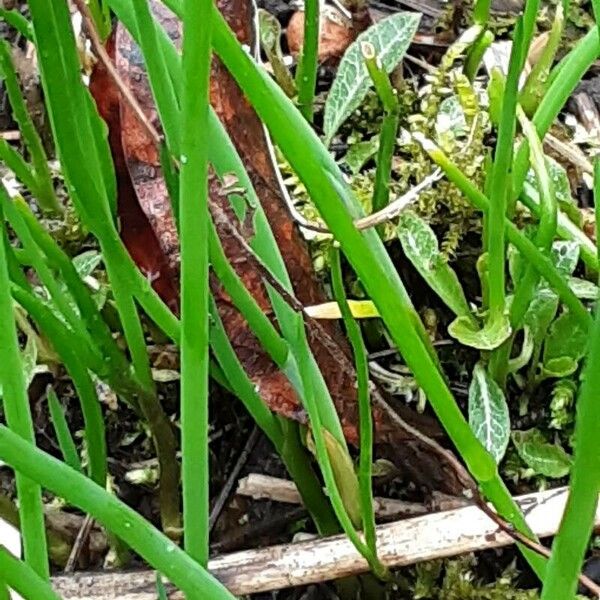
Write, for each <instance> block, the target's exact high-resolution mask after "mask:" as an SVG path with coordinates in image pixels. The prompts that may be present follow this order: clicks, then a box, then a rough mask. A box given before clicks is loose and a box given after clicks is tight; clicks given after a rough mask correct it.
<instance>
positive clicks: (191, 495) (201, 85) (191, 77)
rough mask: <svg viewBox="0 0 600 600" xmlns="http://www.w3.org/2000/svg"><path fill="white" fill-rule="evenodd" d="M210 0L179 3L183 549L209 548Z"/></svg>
mask: <svg viewBox="0 0 600 600" xmlns="http://www.w3.org/2000/svg"><path fill="white" fill-rule="evenodd" d="M211 4H212V2H211V0H202V1H198V0H185V2H184V12H183V53H182V66H183V98H182V129H183V134H182V143H181V152H182V154H181V175H180V195H179V223H180V230H181V233H180V244H181V450H182V479H183V527H184V542H185V549H186V551H187V553H188V554H189V555H190V556H191V557H192V558H194V559H195V560H197V561H198V562H199V563H200V564H201V565H204V566H205V565H206V564H207V563H208V551H209V542H208V537H209V530H210V528H209V525H208V522H209V510H210V502H209V485H210V476H209V465H208V463H209V450H208V427H209V423H208V362H209V358H208V344H209V331H208V298H209V288H208V220H209V214H208V139H207V138H206V137H203V134H204V133H205V132H206V131H207V129H208V103H209V76H210V59H211V45H210V36H211Z"/></svg>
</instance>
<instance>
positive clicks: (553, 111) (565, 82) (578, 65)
mask: <svg viewBox="0 0 600 600" xmlns="http://www.w3.org/2000/svg"><path fill="white" fill-rule="evenodd" d="M599 39H600V38H599V33H598V29H597V28H594V29H592V30H591V31H589V32H588V33H587V34H586V35H585V36H584V37H583V39H581V40H580V41H579V42H578V43H577V44H576V45H575V47H574V48H573V50H571V51H570V52H569V53H568V54H567V55H566V56H565V58H564V59H563V60H562V61H561V63H559V65H558V66H557V67H556V69H559V70H560V73H561V75H560V77H553V78H552V83H551V85H550V87H549V88H548V91H547V92H546V94H545V96H544V98H543V99H542V101H541V102H540V105H539V106H538V109H537V110H536V111H535V115H534V116H533V119H532V123H533V125H534V126H535V128H536V130H537V133H538V136H539V137H540V139H542V140H543V139H544V136H545V134H546V132H547V131H548V129H549V128H550V126H551V125H552V123H553V122H554V119H555V118H556V117H557V116H558V113H559V112H560V111H561V109H562V108H563V106H564V105H565V103H566V102H567V100H568V99H569V98H570V97H571V94H572V93H573V90H574V89H575V88H576V87H577V85H578V84H579V82H580V81H581V79H582V78H583V76H584V74H585V72H586V71H587V70H588V69H589V67H590V65H591V64H592V63H593V62H594V61H595V60H596V58H597V57H598V54H600V45H599ZM528 168H529V143H528V142H527V140H523V141H522V142H521V143H520V144H519V147H518V149H517V151H516V153H515V158H514V162H513V178H512V182H511V185H512V189H513V191H512V195H511V197H510V199H509V206H508V214H509V215H510V214H513V213H514V205H515V202H516V199H517V198H518V197H519V194H520V192H521V190H522V188H523V183H524V181H525V177H526V175H527V169H528Z"/></svg>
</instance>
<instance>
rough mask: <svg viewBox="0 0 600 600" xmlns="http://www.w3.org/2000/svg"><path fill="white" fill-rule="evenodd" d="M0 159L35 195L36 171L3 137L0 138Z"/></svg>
mask: <svg viewBox="0 0 600 600" xmlns="http://www.w3.org/2000/svg"><path fill="white" fill-rule="evenodd" d="M0 160H1V161H2V162H3V163H4V164H5V165H6V166H7V167H8V168H9V169H10V170H11V171H12V172H13V173H14V174H15V176H16V177H17V179H18V180H19V181H20V182H21V183H22V184H23V185H24V186H25V187H26V188H27V189H28V190H29V191H30V192H31V193H32V194H33V195H34V196H35V195H36V190H37V182H36V180H35V173H34V172H33V169H32V168H31V166H30V165H29V164H27V161H26V160H25V159H24V158H23V157H22V156H21V155H20V154H19V153H18V152H17V151H16V150H15V149H14V148H13V147H12V146H11V145H10V144H9V143H8V142H7V141H6V140H5V139H3V138H0Z"/></svg>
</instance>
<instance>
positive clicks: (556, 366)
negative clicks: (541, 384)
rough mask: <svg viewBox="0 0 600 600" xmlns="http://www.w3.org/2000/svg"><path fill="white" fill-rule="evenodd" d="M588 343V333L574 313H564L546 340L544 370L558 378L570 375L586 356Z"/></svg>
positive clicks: (551, 328) (552, 326)
mask: <svg viewBox="0 0 600 600" xmlns="http://www.w3.org/2000/svg"><path fill="white" fill-rule="evenodd" d="M587 343H588V333H587V332H586V331H584V330H583V329H582V328H581V326H580V324H579V320H578V319H577V318H576V317H575V316H574V315H573V314H572V313H570V312H564V313H563V314H562V315H560V316H559V317H558V319H556V321H554V323H552V325H551V327H550V331H549V333H548V337H547V338H546V343H545V344H544V370H545V371H547V372H548V373H549V374H557V376H558V377H564V376H565V375H570V374H571V373H573V372H574V371H575V369H576V368H577V363H578V362H579V361H580V360H581V359H582V358H583V356H584V355H585V351H586V348H587ZM565 359H568V360H565ZM573 365H574V366H575V368H573ZM565 369H566V370H567V371H570V372H565Z"/></svg>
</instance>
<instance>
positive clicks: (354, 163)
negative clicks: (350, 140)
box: [344, 135, 379, 175]
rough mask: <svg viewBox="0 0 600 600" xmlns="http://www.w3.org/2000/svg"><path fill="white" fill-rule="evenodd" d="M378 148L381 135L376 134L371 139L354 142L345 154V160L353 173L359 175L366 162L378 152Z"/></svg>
mask: <svg viewBox="0 0 600 600" xmlns="http://www.w3.org/2000/svg"><path fill="white" fill-rule="evenodd" d="M378 149H379V136H378V135H374V136H373V137H372V138H371V139H370V140H366V141H364V142H357V143H356V144H352V145H351V146H350V148H349V149H348V152H346V156H344V162H345V163H346V164H347V165H348V167H350V170H351V171H352V174H353V175H357V174H358V173H359V171H360V170H361V169H362V168H363V166H364V164H365V163H366V162H367V161H368V160H369V159H371V158H373V156H375V154H377V150H378Z"/></svg>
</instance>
